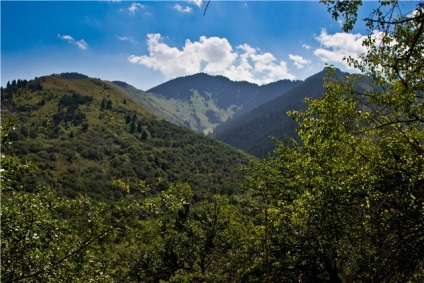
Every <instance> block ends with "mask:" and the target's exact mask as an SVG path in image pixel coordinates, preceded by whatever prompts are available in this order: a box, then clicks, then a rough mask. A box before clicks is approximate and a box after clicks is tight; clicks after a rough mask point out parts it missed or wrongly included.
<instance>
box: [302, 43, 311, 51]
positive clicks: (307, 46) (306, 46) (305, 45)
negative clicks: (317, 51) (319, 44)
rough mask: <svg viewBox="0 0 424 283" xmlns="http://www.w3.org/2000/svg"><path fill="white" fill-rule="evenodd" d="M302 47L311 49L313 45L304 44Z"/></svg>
mask: <svg viewBox="0 0 424 283" xmlns="http://www.w3.org/2000/svg"><path fill="white" fill-rule="evenodd" d="M302 47H303V48H305V49H306V50H310V49H311V46H310V45H308V44H303V45H302Z"/></svg>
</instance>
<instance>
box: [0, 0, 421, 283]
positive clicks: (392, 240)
mask: <svg viewBox="0 0 424 283" xmlns="http://www.w3.org/2000/svg"><path fill="white" fill-rule="evenodd" d="M323 3H324V5H326V7H327V9H328V11H329V12H330V13H331V15H332V17H333V18H334V20H336V21H338V23H339V24H340V23H341V24H342V29H343V31H345V32H348V31H351V30H352V29H353V27H354V25H355V23H356V20H357V17H358V9H360V7H361V4H362V2H361V1H323ZM379 4H380V5H379V6H376V8H375V10H373V13H372V14H371V15H370V18H367V19H366V20H365V23H366V25H367V27H368V28H369V30H370V32H369V34H368V36H367V38H366V39H364V41H363V46H365V47H366V48H367V49H366V51H365V53H364V54H362V55H361V57H359V58H347V59H346V60H347V61H348V62H349V63H350V64H351V65H353V66H355V67H357V68H358V69H359V70H360V71H361V72H362V73H363V75H358V74H356V75H352V74H349V75H343V76H340V72H339V71H338V70H337V69H335V68H333V67H327V68H326V69H325V77H324V79H323V77H322V76H318V77H317V81H322V82H323V84H322V88H320V89H319V90H320V91H319V92H318V90H315V91H317V92H316V93H317V94H318V93H319V94H320V95H319V97H317V98H309V99H305V100H304V102H305V105H306V107H305V108H304V109H303V110H298V111H291V112H290V117H292V118H293V119H294V121H295V122H296V124H297V127H298V130H297V139H294V138H292V139H286V140H284V141H278V142H277V147H276V150H275V152H274V155H270V156H267V157H266V158H263V159H260V160H259V159H255V158H253V157H251V156H249V155H246V154H244V153H242V152H240V151H235V150H234V149H233V148H231V147H230V146H228V145H224V144H222V143H221V142H218V141H215V140H212V139H210V138H208V137H205V136H203V135H200V134H195V133H193V132H192V131H190V130H188V129H185V128H182V127H177V126H175V125H173V124H171V123H168V122H164V121H161V120H158V119H157V118H156V117H155V116H153V114H152V113H151V112H149V111H147V110H146V109H145V108H142V107H140V105H139V104H138V103H137V102H135V101H133V100H132V99H131V98H130V96H125V95H124V94H123V93H122V92H121V91H119V90H118V89H117V88H115V86H114V85H113V84H112V83H107V82H104V81H101V80H97V79H91V78H85V77H84V76H80V75H77V74H75V73H67V74H65V75H63V76H62V75H59V76H58V75H56V76H48V77H41V78H36V79H34V80H31V81H26V80H18V81H12V82H10V83H8V84H7V86H6V88H5V89H3V88H2V90H1V91H2V123H1V128H0V136H1V147H2V148H1V149H2V154H1V170H0V173H1V174H0V181H1V193H2V195H1V222H2V223H1V235H0V236H1V281H2V282H152V283H153V282H155V283H156V282H160V283H164V282H170V283H171V282H307V283H309V282H311V283H312V282H331V283H333V282H411V283H420V282H424V130H423V129H424V104H423V93H424V73H423V68H422V67H423V66H424V53H423V52H422V50H423V47H424V32H423V31H424V3H423V2H422V1H421V2H418V3H417V6H416V7H415V10H414V11H412V12H411V11H408V12H406V13H403V12H402V9H401V8H402V7H400V6H399V5H400V4H399V2H397V1H381V2H380V3H379ZM312 80H313V78H312ZM121 85H122V83H121ZM123 87H125V85H123ZM293 99H294V98H293ZM249 161H251V162H249ZM244 165H247V166H244ZM239 166H243V168H244V169H243V170H242V171H239V170H237V168H238V167H239ZM242 179H243V180H244V182H242V183H240V181H241V180H242Z"/></svg>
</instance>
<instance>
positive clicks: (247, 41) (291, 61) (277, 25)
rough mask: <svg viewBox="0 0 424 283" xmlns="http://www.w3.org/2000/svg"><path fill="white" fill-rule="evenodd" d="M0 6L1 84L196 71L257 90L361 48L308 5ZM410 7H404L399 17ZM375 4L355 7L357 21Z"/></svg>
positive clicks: (358, 39)
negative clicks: (64, 76) (63, 75)
mask: <svg viewBox="0 0 424 283" xmlns="http://www.w3.org/2000/svg"><path fill="white" fill-rule="evenodd" d="M206 2H207V1H205V2H203V3H202V2H200V1H195V0H192V1H142V2H138V1H91V2H88V1H74V2H61V1H44V2H40V1H36V2H20V1H13V2H8V1H6V2H5V1H2V2H1V37H2V38H1V85H2V86H4V85H5V84H6V82H7V81H10V80H13V79H32V78H34V77H36V76H43V75H49V74H52V73H60V72H80V73H83V74H86V75H88V76H91V77H99V78H101V79H105V80H120V81H125V82H127V83H129V84H132V85H134V86H135V87H137V88H139V89H144V90H146V89H149V88H151V87H154V86H156V85H158V84H160V83H163V82H165V81H167V80H170V79H173V78H175V77H179V76H186V75H191V74H195V73H199V72H205V73H208V74H211V75H223V76H226V77H228V78H230V79H231V80H246V81H249V82H253V83H257V84H266V83H270V82H273V81H277V80H281V79H291V80H293V79H305V78H307V77H309V76H311V75H313V74H315V73H317V72H319V71H321V70H322V68H323V67H324V66H325V64H334V65H335V66H336V67H338V68H340V69H342V70H344V71H349V72H353V71H355V70H354V69H352V68H351V67H349V65H348V64H347V63H346V62H344V61H343V58H344V57H346V56H354V57H355V56H357V54H359V53H362V52H364V51H365V49H364V47H363V46H362V40H363V39H364V38H365V36H366V34H367V33H368V31H367V30H366V28H365V27H364V25H363V24H361V22H358V27H357V28H355V29H354V30H353V31H352V33H343V32H342V31H341V27H340V25H341V22H336V21H334V20H333V19H332V18H331V15H330V14H329V13H328V12H327V10H326V7H325V6H324V5H323V4H319V3H318V2H316V1H241V0H240V1H219V0H212V1H211V3H210V4H209V6H208V9H207V13H206V15H205V16H203V13H204V9H205V5H206ZM415 2H416V1H406V3H405V4H404V5H403V6H402V7H403V8H404V9H405V11H408V10H412V9H413V8H414V4H415ZM376 5H377V3H376V2H375V1H370V2H365V3H364V8H363V9H361V13H360V14H359V19H363V18H365V17H366V16H368V15H369V13H370V12H371V10H372V8H373V7H375V6H376Z"/></svg>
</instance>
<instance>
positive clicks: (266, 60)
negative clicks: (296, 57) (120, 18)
mask: <svg viewBox="0 0 424 283" xmlns="http://www.w3.org/2000/svg"><path fill="white" fill-rule="evenodd" d="M147 45H148V51H149V54H148V55H141V56H136V55H131V56H129V57H128V60H129V61H130V62H131V63H134V64H140V65H143V66H145V67H147V68H151V69H154V70H158V71H160V72H161V73H162V74H164V75H165V77H166V78H167V79H171V78H175V77H179V76H184V75H191V74H195V73H199V72H205V73H208V74H211V75H223V76H226V77H228V78H230V79H232V80H246V81H250V82H254V83H258V84H264V83H270V82H273V81H277V80H281V79H294V76H293V75H292V74H291V73H290V72H289V70H288V68H287V63H286V62H284V61H278V60H277V59H276V58H275V57H274V55H272V54H271V53H268V52H266V53H263V52H261V51H260V50H259V49H257V48H253V47H251V46H249V45H248V44H243V45H240V46H238V47H237V48H236V50H234V49H233V47H232V46H231V44H230V43H229V42H228V40H227V39H226V38H219V37H205V36H202V37H200V39H199V41H193V42H192V41H190V40H186V42H185V44H184V46H183V47H182V48H181V49H178V48H176V47H171V46H169V45H167V44H166V43H164V42H163V37H162V36H161V35H160V34H148V35H147Z"/></svg>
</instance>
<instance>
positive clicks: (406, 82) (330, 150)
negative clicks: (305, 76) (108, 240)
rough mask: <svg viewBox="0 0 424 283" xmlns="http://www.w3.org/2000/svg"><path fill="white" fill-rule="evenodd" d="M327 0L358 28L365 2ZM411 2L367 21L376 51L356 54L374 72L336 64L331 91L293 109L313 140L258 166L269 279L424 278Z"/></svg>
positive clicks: (418, 78) (418, 61)
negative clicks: (343, 70) (345, 71)
mask: <svg viewBox="0 0 424 283" xmlns="http://www.w3.org/2000/svg"><path fill="white" fill-rule="evenodd" d="M323 2H325V4H326V5H327V7H328V9H329V11H330V12H332V16H333V17H334V18H335V19H338V18H339V17H343V19H344V27H343V29H344V30H345V31H349V30H351V29H352V28H353V26H354V24H355V22H356V18H357V11H358V9H359V7H360V5H361V1H323ZM400 9H401V7H400V6H399V3H398V2H397V1H381V2H380V6H379V7H378V8H377V9H375V11H374V12H373V13H372V14H371V15H370V18H368V19H366V24H367V25H368V27H369V28H370V30H371V31H372V32H370V34H369V36H368V39H366V40H365V41H364V43H363V44H364V46H366V47H367V50H368V51H367V52H366V53H365V54H362V55H361V56H360V58H359V59H353V58H347V59H346V60H348V62H350V64H352V65H353V66H355V67H356V68H358V69H360V70H361V71H362V72H363V73H364V74H365V75H366V76H363V75H347V76H341V75H340V74H339V73H337V72H336V71H335V70H333V69H331V68H328V69H327V73H328V75H327V79H326V81H325V84H324V87H325V89H326V93H325V94H324V95H323V97H322V99H319V100H306V102H307V103H308V109H307V110H306V111H304V112H292V113H291V115H293V116H294V117H295V119H296V120H297V121H298V122H299V124H300V130H299V131H298V135H299V138H300V141H301V142H300V143H299V144H298V143H296V142H284V143H283V142H280V143H279V144H278V149H277V153H278V154H277V155H276V156H275V157H270V158H268V159H265V160H263V161H261V163H260V164H259V165H255V166H253V167H252V170H251V171H252V174H251V181H252V182H251V186H252V188H253V189H254V190H255V191H256V192H257V193H258V195H262V196H263V203H264V205H263V207H262V211H263V214H264V215H266V213H268V217H264V218H262V223H263V224H262V225H263V226H264V229H265V228H266V227H268V228H267V229H268V230H267V231H268V232H269V233H271V235H264V237H265V239H264V241H265V243H267V244H266V245H264V252H265V254H268V258H266V257H265V265H264V266H265V267H266V268H268V269H269V271H264V272H266V273H267V275H264V276H265V278H267V279H268V280H273V281H275V280H276V279H277V278H278V277H279V278H297V279H298V280H299V281H306V282H320V281H331V282H353V281H377V282H380V281H390V280H394V281H412V282H414V281H416V282H419V281H421V280H422V278H423V274H424V272H423V268H424V257H423V254H424V253H423V251H424V240H423V239H424V237H423V236H424V234H423V231H424V226H423V223H424V208H423V206H422V203H424V182H423V180H424V168H423V166H424V154H423V153H424V151H423V150H424V133H423V129H424V119H423V117H424V112H423V111H424V107H423V91H424V88H423V87H424V79H423V75H424V73H423V68H422V66H423V64H424V58H423V55H424V54H423V52H422V50H423V47H424V33H423V28H424V11H423V4H422V3H421V2H419V3H417V6H416V9H415V10H414V11H412V12H411V13H410V12H409V11H408V12H405V13H402V12H398V11H401V10H400ZM265 197H266V198H265ZM265 204H266V205H265ZM270 209H272V210H275V211H277V212H278V213H276V217H275V218H273V217H270V215H269V210H270ZM270 224H272V226H276V227H279V228H277V229H275V230H272V229H269V227H270ZM276 267H278V268H276ZM264 270H266V269H264Z"/></svg>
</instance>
